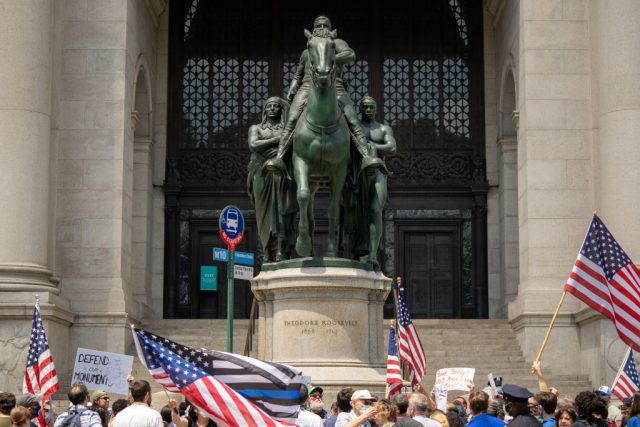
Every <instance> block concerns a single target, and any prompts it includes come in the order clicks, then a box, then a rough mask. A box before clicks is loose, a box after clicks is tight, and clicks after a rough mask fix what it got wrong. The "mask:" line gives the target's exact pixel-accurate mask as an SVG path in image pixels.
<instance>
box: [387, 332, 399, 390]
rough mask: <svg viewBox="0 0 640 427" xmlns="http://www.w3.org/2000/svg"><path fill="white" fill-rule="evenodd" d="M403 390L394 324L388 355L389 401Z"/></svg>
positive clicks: (390, 334)
mask: <svg viewBox="0 0 640 427" xmlns="http://www.w3.org/2000/svg"><path fill="white" fill-rule="evenodd" d="M401 390H402V368H401V367H400V359H398V346H397V344H396V331H395V329H394V327H393V324H391V325H390V327H389V348H388V353H387V393H386V394H387V399H391V397H393V395H394V394H397V393H400V391H401Z"/></svg>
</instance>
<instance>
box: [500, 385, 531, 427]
mask: <svg viewBox="0 0 640 427" xmlns="http://www.w3.org/2000/svg"><path fill="white" fill-rule="evenodd" d="M502 394H503V395H504V399H505V401H506V402H507V403H506V405H505V411H506V412H508V413H509V415H511V416H512V417H513V419H512V420H511V421H510V422H509V424H508V427H540V421H538V420H537V419H536V417H534V416H533V415H531V412H530V409H529V398H530V397H533V393H531V392H530V391H529V390H527V389H526V388H524V387H520V386H519V385H515V384H505V385H503V386H502Z"/></svg>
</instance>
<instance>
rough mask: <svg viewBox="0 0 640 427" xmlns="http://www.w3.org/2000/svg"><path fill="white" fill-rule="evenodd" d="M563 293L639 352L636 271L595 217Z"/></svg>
mask: <svg viewBox="0 0 640 427" xmlns="http://www.w3.org/2000/svg"><path fill="white" fill-rule="evenodd" d="M564 290H565V292H569V293H571V294H573V295H574V296H575V297H576V298H578V299H579V300H581V301H582V302H584V303H585V304H587V305H588V306H589V307H591V308H593V309H594V310H596V311H598V312H600V313H601V314H602V315H604V316H606V317H608V318H609V319H610V320H611V321H612V322H613V323H614V325H615V327H616V329H617V331H618V335H619V336H620V339H622V341H624V342H625V343H626V344H628V345H629V346H630V347H631V348H633V349H634V350H636V351H640V272H639V271H638V269H637V268H636V266H635V265H634V264H633V263H632V262H631V259H630V258H629V256H627V254H626V253H625V251H624V250H622V248H621V247H620V245H618V242H616V240H615V239H614V238H613V236H612V235H611V233H610V232H609V230H607V227H605V225H604V224H603V223H602V221H601V220H600V218H598V216H597V215H595V214H594V215H593V219H592V220H591V225H590V226H589V230H588V231H587V235H586V236H585V239H584V242H583V243H582V248H580V252H579V253H578V258H577V259H576V262H575V264H574V266H573V270H571V274H570V275H569V280H567V283H566V285H565V286H564Z"/></svg>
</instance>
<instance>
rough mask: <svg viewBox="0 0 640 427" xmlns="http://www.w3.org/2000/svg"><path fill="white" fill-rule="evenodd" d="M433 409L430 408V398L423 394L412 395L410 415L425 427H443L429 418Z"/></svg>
mask: <svg viewBox="0 0 640 427" xmlns="http://www.w3.org/2000/svg"><path fill="white" fill-rule="evenodd" d="M432 412H433V408H431V407H430V403H429V398H428V397H427V396H425V395H424V394H422V393H412V394H411V398H410V399H409V410H408V414H409V416H410V417H412V418H413V419H414V420H416V421H417V422H419V423H420V424H422V425H423V426H424V427H442V426H441V425H440V423H439V422H437V421H436V420H432V419H431V418H429V416H431V413H432Z"/></svg>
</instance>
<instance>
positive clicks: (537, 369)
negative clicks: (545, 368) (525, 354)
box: [531, 361, 549, 391]
mask: <svg viewBox="0 0 640 427" xmlns="http://www.w3.org/2000/svg"><path fill="white" fill-rule="evenodd" d="M531 370H532V371H533V373H534V374H536V377H538V387H539V388H540V391H549V386H548V385H547V380H545V379H544V375H542V365H541V364H540V361H537V362H533V366H531Z"/></svg>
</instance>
